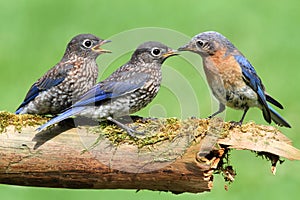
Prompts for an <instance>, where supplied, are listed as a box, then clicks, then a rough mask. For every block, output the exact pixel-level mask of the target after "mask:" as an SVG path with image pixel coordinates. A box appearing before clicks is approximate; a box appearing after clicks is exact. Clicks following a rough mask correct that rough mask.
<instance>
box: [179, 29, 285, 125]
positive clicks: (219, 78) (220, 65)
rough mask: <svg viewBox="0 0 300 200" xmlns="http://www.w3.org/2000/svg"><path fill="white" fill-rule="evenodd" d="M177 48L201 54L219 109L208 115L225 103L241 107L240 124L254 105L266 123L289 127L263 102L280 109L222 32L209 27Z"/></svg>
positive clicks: (235, 107) (279, 105)
mask: <svg viewBox="0 0 300 200" xmlns="http://www.w3.org/2000/svg"><path fill="white" fill-rule="evenodd" d="M178 50H180V51H192V52H194V53H197V54H199V55H200V56H201V57H202V60H203V66H204V71H205V74H206V78H207V81H208V84H209V86H210V88H211V90H212V93H213V95H214V96H215V97H216V98H217V99H218V101H219V110H218V111H217V112H215V113H214V114H212V115H211V117H213V116H215V115H217V114H219V113H221V112H223V111H224V110H225V106H229V107H231V108H234V109H241V110H244V114H243V116H242V118H241V120H240V121H239V122H238V124H242V122H243V120H244V118H245V115H246V113H247V111H248V109H249V108H250V107H258V108H260V109H261V110H262V112H263V116H264V119H265V120H266V121H267V122H268V123H271V120H273V121H274V122H275V123H276V124H278V125H279V126H285V127H289V128H290V127H291V126H290V125H289V123H288V122H287V121H286V120H284V119H283V117H281V116H280V115H279V114H278V113H277V112H276V111H275V110H274V108H272V107H271V106H270V105H269V104H268V103H267V102H270V103H272V104H273V105H275V106H277V107H278V108H280V109H283V106H282V105H281V104H280V103H279V102H278V101H276V100H275V99H273V98H272V97H271V96H270V95H269V94H267V93H266V92H265V87H264V85H263V84H262V81H261V79H260V78H259V76H258V75H257V73H256V71H255V69H254V67H253V66H252V65H251V64H250V62H249V61H248V60H247V59H246V58H245V57H244V56H243V54H242V53H241V52H240V51H239V50H238V49H237V48H236V47H235V46H234V45H233V44H232V43H231V42H230V41H229V40H228V39H227V38H225V37H224V36H223V35H221V34H220V33H217V32H213V31H208V32H203V33H200V34H198V35H196V36H195V37H193V38H192V40H191V41H190V42H189V43H188V44H186V45H185V46H182V47H180V48H179V49H178Z"/></svg>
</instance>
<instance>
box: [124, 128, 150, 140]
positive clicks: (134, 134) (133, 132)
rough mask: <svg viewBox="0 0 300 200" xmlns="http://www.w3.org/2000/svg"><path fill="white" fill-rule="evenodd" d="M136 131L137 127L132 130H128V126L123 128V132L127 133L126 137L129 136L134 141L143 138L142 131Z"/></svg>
mask: <svg viewBox="0 0 300 200" xmlns="http://www.w3.org/2000/svg"><path fill="white" fill-rule="evenodd" d="M136 129H137V127H134V128H130V127H128V126H125V127H123V130H125V131H126V132H127V133H128V135H130V136H131V137H133V138H134V139H139V138H142V137H144V136H145V132H144V131H142V132H141V131H137V130H136Z"/></svg>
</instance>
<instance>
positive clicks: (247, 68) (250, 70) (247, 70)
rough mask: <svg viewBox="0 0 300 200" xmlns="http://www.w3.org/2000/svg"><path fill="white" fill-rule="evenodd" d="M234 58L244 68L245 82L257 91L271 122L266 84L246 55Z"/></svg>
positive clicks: (266, 116) (264, 111)
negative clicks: (265, 90) (265, 89)
mask: <svg viewBox="0 0 300 200" xmlns="http://www.w3.org/2000/svg"><path fill="white" fill-rule="evenodd" d="M234 58H235V60H236V61H237V62H238V63H239V65H240V67H241V69H242V73H243V77H244V80H245V83H246V84H247V85H248V86H250V87H251V88H252V89H253V90H254V91H255V92H256V94H257V96H258V101H259V102H260V103H261V105H262V111H263V115H264V118H265V120H266V121H267V122H269V123H270V122H271V114H270V110H269V107H268V104H267V100H266V95H265V92H264V86H263V84H262V82H261V80H260V78H259V77H258V75H257V73H256V71H255V69H254V67H253V66H252V65H251V63H250V62H249V61H248V60H247V59H246V58H245V57H244V56H241V55H235V56H234Z"/></svg>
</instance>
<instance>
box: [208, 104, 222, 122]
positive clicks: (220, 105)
mask: <svg viewBox="0 0 300 200" xmlns="http://www.w3.org/2000/svg"><path fill="white" fill-rule="evenodd" d="M224 110H225V105H224V104H222V103H220V104H219V110H218V111H217V112H215V113H213V114H212V115H211V116H209V117H208V118H209V119H210V118H213V117H214V116H216V115H217V114H220V113H222V112H223V111H224Z"/></svg>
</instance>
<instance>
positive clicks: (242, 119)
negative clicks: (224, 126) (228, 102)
mask: <svg viewBox="0 0 300 200" xmlns="http://www.w3.org/2000/svg"><path fill="white" fill-rule="evenodd" d="M248 110H249V107H246V108H245V110H244V113H243V116H242V118H241V120H240V121H238V122H235V121H231V122H230V123H232V124H234V125H236V126H241V125H242V124H243V121H244V119H245V116H246V113H247V112H248Z"/></svg>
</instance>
